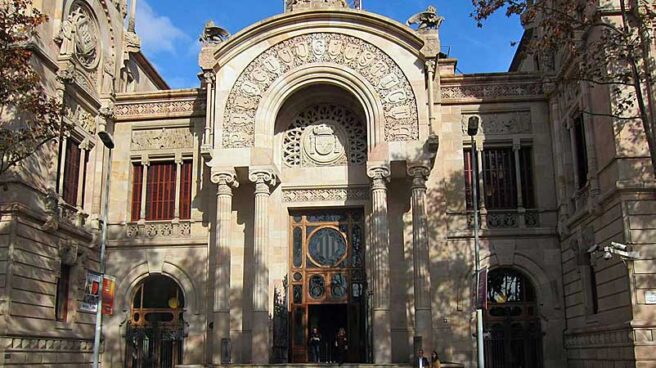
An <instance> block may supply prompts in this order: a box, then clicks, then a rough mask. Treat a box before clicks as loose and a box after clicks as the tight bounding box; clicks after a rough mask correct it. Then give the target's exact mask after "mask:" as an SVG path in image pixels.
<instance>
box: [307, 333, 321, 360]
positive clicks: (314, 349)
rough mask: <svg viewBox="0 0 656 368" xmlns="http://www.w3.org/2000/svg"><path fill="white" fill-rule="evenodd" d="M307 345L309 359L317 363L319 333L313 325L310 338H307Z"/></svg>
mask: <svg viewBox="0 0 656 368" xmlns="http://www.w3.org/2000/svg"><path fill="white" fill-rule="evenodd" d="M308 345H309V347H310V361H311V362H312V363H319V355H320V354H319V351H320V348H321V334H320V333H319V330H318V329H317V328H316V327H314V328H313V329H312V332H310V338H309V339H308Z"/></svg>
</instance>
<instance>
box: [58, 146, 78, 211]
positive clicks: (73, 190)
mask: <svg viewBox="0 0 656 368" xmlns="http://www.w3.org/2000/svg"><path fill="white" fill-rule="evenodd" d="M81 155H82V150H81V149H80V146H79V144H78V143H76V142H74V141H73V140H70V139H69V140H68V143H67V144H66V161H65V163H64V187H63V188H62V197H63V199H64V201H65V202H66V203H68V204H70V205H71V206H77V190H78V183H79V179H80V157H81Z"/></svg>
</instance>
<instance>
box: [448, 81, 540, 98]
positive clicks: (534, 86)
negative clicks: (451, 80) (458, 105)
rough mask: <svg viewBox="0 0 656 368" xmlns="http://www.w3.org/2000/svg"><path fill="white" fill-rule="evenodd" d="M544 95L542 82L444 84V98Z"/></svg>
mask: <svg viewBox="0 0 656 368" xmlns="http://www.w3.org/2000/svg"><path fill="white" fill-rule="evenodd" d="M541 95H543V91H542V83H539V82H532V83H531V82H529V83H504V84H470V85H467V84H460V85H443V86H442V98H443V99H447V100H455V99H477V100H482V99H494V98H499V97H523V96H541Z"/></svg>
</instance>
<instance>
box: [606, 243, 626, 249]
mask: <svg viewBox="0 0 656 368" xmlns="http://www.w3.org/2000/svg"><path fill="white" fill-rule="evenodd" d="M610 245H612V246H613V247H614V248H615V249H617V250H626V249H627V248H628V246H627V245H626V244H622V243H618V242H610Z"/></svg>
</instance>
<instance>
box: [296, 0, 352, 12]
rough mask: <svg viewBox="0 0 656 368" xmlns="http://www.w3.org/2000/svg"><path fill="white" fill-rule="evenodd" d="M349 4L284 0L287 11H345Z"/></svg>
mask: <svg viewBox="0 0 656 368" xmlns="http://www.w3.org/2000/svg"><path fill="white" fill-rule="evenodd" d="M348 7H349V4H348V3H347V2H346V0H286V9H287V11H295V10H307V9H322V8H331V9H335V8H337V9H345V8H348Z"/></svg>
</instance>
